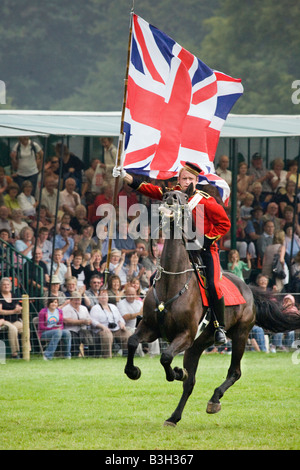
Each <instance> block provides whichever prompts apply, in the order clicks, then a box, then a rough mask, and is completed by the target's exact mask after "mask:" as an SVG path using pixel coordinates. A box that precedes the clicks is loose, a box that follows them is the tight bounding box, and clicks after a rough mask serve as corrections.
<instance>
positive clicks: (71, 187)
mask: <svg viewBox="0 0 300 470" xmlns="http://www.w3.org/2000/svg"><path fill="white" fill-rule="evenodd" d="M75 188H76V181H75V180H74V179H73V178H67V179H66V181H65V189H64V190H63V191H61V192H60V206H59V208H60V210H61V211H63V212H64V213H66V214H70V216H71V217H75V209H76V207H77V206H79V204H81V199H80V195H79V194H78V193H77V192H76V191H75Z"/></svg>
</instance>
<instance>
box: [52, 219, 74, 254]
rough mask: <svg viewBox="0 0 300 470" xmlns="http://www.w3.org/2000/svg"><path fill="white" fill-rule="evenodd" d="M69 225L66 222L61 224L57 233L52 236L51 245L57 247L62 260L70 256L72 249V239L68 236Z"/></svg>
mask: <svg viewBox="0 0 300 470" xmlns="http://www.w3.org/2000/svg"><path fill="white" fill-rule="evenodd" d="M71 230H72V229H71V227H70V225H68V224H65V223H63V224H61V226H60V230H59V232H60V233H59V234H57V235H55V236H54V237H53V247H55V248H59V249H60V250H61V252H62V255H63V261H65V260H67V259H68V258H70V256H71V255H72V253H73V250H74V240H73V238H72V237H71V236H70V233H71Z"/></svg>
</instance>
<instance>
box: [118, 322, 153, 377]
mask: <svg viewBox="0 0 300 470" xmlns="http://www.w3.org/2000/svg"><path fill="white" fill-rule="evenodd" d="M157 337H158V336H157V334H156V333H155V332H153V331H151V330H149V329H148V328H147V327H146V325H145V324H144V323H143V320H142V321H141V322H140V323H139V326H138V328H137V330H136V332H135V333H134V334H133V335H132V336H130V337H129V338H128V355H127V362H126V365H125V369H124V372H125V374H126V375H127V376H128V377H129V378H130V379H132V380H137V379H139V378H140V376H141V370H140V368H139V367H137V366H135V365H134V355H135V352H136V350H137V347H138V345H139V343H141V342H142V341H145V342H152V341H155V340H156V339H157Z"/></svg>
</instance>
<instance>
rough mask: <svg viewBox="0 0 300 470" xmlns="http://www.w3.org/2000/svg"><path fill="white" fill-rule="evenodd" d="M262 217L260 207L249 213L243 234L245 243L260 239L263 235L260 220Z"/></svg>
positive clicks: (261, 221) (262, 223) (262, 224)
mask: <svg viewBox="0 0 300 470" xmlns="http://www.w3.org/2000/svg"><path fill="white" fill-rule="evenodd" d="M262 217H263V210H262V208H261V207H260V206H256V207H254V208H253V209H252V211H251V219H250V220H248V222H247V225H246V227H245V234H246V241H247V242H250V241H252V242H254V244H256V241H257V240H258V238H259V237H260V235H261V234H262V233H263V226H264V222H263V220H262Z"/></svg>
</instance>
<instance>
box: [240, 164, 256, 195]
mask: <svg viewBox="0 0 300 470" xmlns="http://www.w3.org/2000/svg"><path fill="white" fill-rule="evenodd" d="M247 172H248V165H247V163H246V162H241V163H240V164H239V170H238V175H237V197H238V199H239V201H241V200H242V199H243V198H244V197H245V194H246V193H247V192H249V187H250V185H251V183H252V181H253V177H252V176H250V175H247Z"/></svg>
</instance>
